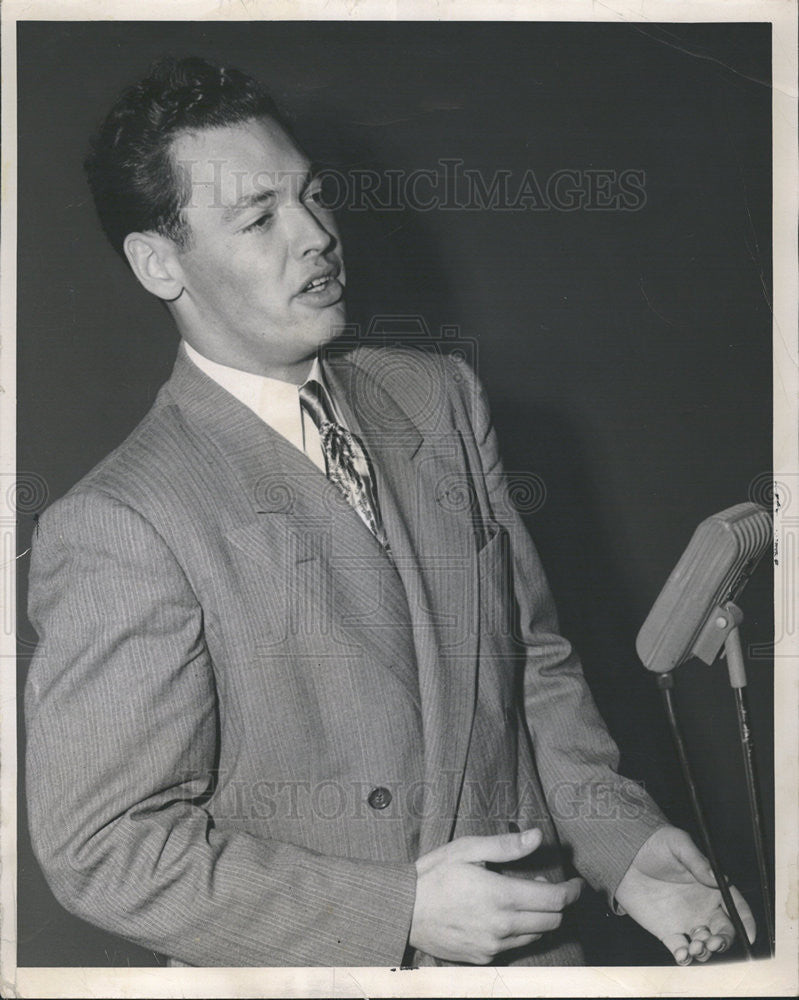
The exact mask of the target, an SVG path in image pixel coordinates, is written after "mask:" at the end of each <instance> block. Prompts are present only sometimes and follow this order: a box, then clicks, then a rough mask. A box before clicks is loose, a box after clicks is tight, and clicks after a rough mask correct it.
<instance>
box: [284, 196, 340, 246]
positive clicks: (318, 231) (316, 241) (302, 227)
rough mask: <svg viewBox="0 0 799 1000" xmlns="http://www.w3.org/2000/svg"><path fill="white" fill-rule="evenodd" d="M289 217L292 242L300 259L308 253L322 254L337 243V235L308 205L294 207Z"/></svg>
mask: <svg viewBox="0 0 799 1000" xmlns="http://www.w3.org/2000/svg"><path fill="white" fill-rule="evenodd" d="M288 215H289V222H288V224H289V226H290V228H291V241H292V245H293V248H294V251H295V253H296V255H297V256H298V257H302V256H304V255H305V254H307V253H322V252H324V251H325V250H327V249H328V248H329V247H330V245H331V243H333V242H334V241H335V235H334V234H333V233H332V232H331V231H330V230H328V229H327V228H326V227H325V226H323V225H322V223H321V221H320V220H319V219H318V218H317V217H316V215H314V213H313V212H312V211H311V209H310V208H308V207H307V206H306V205H301V204H300V205H295V206H292V208H291V209H290V210H289V212H288Z"/></svg>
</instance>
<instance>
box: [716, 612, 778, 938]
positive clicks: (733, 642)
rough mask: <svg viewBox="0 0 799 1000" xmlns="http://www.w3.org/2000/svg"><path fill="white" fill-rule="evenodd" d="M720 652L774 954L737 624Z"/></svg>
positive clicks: (770, 900) (761, 820) (751, 740)
mask: <svg viewBox="0 0 799 1000" xmlns="http://www.w3.org/2000/svg"><path fill="white" fill-rule="evenodd" d="M724 652H725V653H726V655H727V669H728V672H729V677H730V687H731V688H732V689H733V691H734V692H735V708H736V711H737V715H738V734H739V736H740V738H741V752H742V754H743V761H744V772H745V774H746V794H747V796H748V799H749V815H750V817H751V820H752V834H753V836H754V840H755V853H756V855H757V870H758V875H759V877H760V895H761V896H762V898H763V910H764V912H765V915H766V931H767V932H768V940H769V949H770V952H771V954H772V955H773V954H774V945H775V936H774V916H773V914H772V910H771V907H772V899H773V896H772V892H771V885H770V883H769V877H768V866H767V864H766V848H765V840H764V836H763V809H762V806H761V804H760V796H759V794H758V788H757V780H756V775H755V755H754V749H755V748H754V740H753V738H752V730H751V729H750V728H749V705H748V699H747V697H746V667H745V666H744V656H743V650H742V648H741V636H740V633H739V631H738V625H737V624H736V625H734V626H733V627H732V628H731V629H730V631H729V632H728V633H727V635H726V637H725V639H724Z"/></svg>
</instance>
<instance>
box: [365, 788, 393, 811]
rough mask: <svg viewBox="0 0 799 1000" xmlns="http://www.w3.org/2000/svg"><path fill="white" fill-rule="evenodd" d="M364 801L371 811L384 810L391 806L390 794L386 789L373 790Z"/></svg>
mask: <svg viewBox="0 0 799 1000" xmlns="http://www.w3.org/2000/svg"><path fill="white" fill-rule="evenodd" d="M366 801H367V802H368V803H369V805H370V806H371V807H372V809H385V808H386V806H388V805H390V804H391V792H390V791H389V790H388V789H387V788H382V787H380V788H373V789H372V790H371V792H369V797H368V798H367V800H366Z"/></svg>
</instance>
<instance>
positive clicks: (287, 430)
mask: <svg viewBox="0 0 799 1000" xmlns="http://www.w3.org/2000/svg"><path fill="white" fill-rule="evenodd" d="M183 345H184V347H185V348H186V354H187V355H188V357H189V359H190V360H191V361H193V362H194V364H195V365H197V367H198V368H199V369H200V370H201V371H203V372H205V374H206V375H207V376H208V377H209V378H212V379H213V380H214V382H216V383H217V384H218V385H221V386H222V388H223V389H226V390H227V391H228V392H229V393H230V394H231V396H235V397H236V399H238V400H239V402H241V403H244V405H245V406H247V407H249V408H250V409H251V410H252V411H253V413H255V414H256V416H258V417H260V418H261V420H263V422H264V423H265V424H268V425H269V426H270V427H271V428H272V429H273V430H275V431H277V432H278V434H281V435H282V436H283V437H284V438H285V439H286V440H287V441H289V442H290V443H291V444H293V445H294V447H295V448H299V449H300V451H303V452H305V454H306V455H307V456H308V458H310V460H311V461H312V462H313V463H314V465H315V466H316V467H317V468H318V469H321V471H322V472H324V471H325V456H324V453H323V452H322V445H321V443H320V441H319V431H318V429H317V427H316V424H315V423H314V422H313V420H311V418H310V417H309V416H308V414H307V413H305V411H304V410H303V409H302V407H301V406H300V397H299V388H300V387H299V386H297V385H294V384H293V383H292V382H283V381H281V379H277V378H268V377H267V376H266V375H254V374H253V373H252V372H244V371H241V370H240V369H238V368H230V367H229V366H228V365H220V364H219V363H218V362H216V361H210V360H209V359H208V358H206V357H204V356H203V355H202V354H200V353H199V352H198V351H196V350H195V349H194V348H193V347H192V346H191V345H190V344H189V343H187V342H186V341H185V340H184V341H183ZM308 378H309V379H312V378H313V379H316V380H317V381H318V382H321V384H322V385H324V386H325V388H326V389H327V384H326V382H325V377H324V372H323V369H322V365H321V364H320V362H319V358H318V357H317V358H314V361H313V365H312V366H311V371H310V374H309V375H308ZM328 396H330V393H329V390H328ZM330 401H331V405H332V407H333V411H334V416H335V418H336V420H337V421H338V422H339V423H341V425H342V426H343V427H346V424H345V423H344V422H343V421H342V420H341V414H340V413H339V411H338V409H337V408H336V403H335V400H334V399H332V397H330Z"/></svg>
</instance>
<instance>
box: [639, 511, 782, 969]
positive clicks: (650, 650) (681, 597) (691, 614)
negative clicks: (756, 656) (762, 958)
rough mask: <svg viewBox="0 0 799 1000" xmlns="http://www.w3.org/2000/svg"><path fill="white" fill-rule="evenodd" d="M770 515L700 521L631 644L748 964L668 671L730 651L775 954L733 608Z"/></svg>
mask: <svg viewBox="0 0 799 1000" xmlns="http://www.w3.org/2000/svg"><path fill="white" fill-rule="evenodd" d="M771 536H772V530H771V517H770V516H769V514H768V513H767V512H766V511H765V510H764V509H763V508H762V507H759V506H758V505H757V504H754V503H741V504H737V505H736V506H735V507H729V508H728V509H727V510H723V511H721V512H720V513H718V514H713V515H712V516H711V517H708V518H707V519H706V520H704V521H702V523H701V524H700V525H699V527H698V528H697V529H696V531H695V532H694V534H693V537H692V538H691V541H690V542H689V543H688V547H687V548H686V550H685V551H684V552H683V554H682V556H681V557H680V561H679V562H678V563H677V565H676V566H675V567H674V569H673V570H672V573H671V576H670V577H669V578H668V580H667V581H666V584H665V586H664V587H663V590H661V592H660V594H659V596H658V598H657V600H656V601H655V603H654V604H653V605H652V610H651V611H650V612H649V615H648V616H647V619H646V621H645V622H644V624H643V625H642V626H641V630H640V632H639V633H638V637H637V639H636V640H635V648H636V650H637V652H638V656H639V657H640V659H641V662H642V663H643V665H644V666H645V667H646V668H647V670H651V671H653V672H654V673H655V674H657V684H658V687H659V688H660V692H661V694H662V696H663V703H664V706H665V709H666V715H667V717H668V720H669V725H670V727H671V734H672V737H673V739H674V746H675V749H676V751H677V756H678V757H679V760H680V766H681V768H682V772H683V777H684V778H685V784H686V787H687V789H688V794H689V796H690V798H691V805H692V807H693V811H694V818H695V819H696V823H697V826H698V828H699V832H700V835H701V837H702V840H703V842H704V846H705V852H706V854H707V857H708V860H709V862H710V867H711V868H712V870H713V874H714V875H715V878H716V884H717V885H718V887H719V892H720V893H721V897H722V899H723V901H724V906H725V908H726V910H727V913H728V914H729V916H730V920H731V921H732V923H733V926H734V928H735V933H736V935H737V936H738V940H739V941H740V942H741V946H742V947H743V950H744V953H745V955H746V957H747V958H748V959H751V958H752V957H753V954H752V949H751V947H750V945H749V942H748V940H747V936H746V930H745V929H744V926H743V922H742V921H741V916H740V914H739V913H738V910H737V908H736V906H735V902H734V900H733V898H732V895H731V893H730V889H729V886H728V885H727V882H726V879H725V878H724V875H723V872H722V870H721V867H720V866H719V862H718V858H717V857H716V853H715V851H714V849H713V844H712V841H711V838H710V831H709V829H708V826H707V822H706V820H705V816H704V811H703V809H702V804H701V802H700V800H699V792H698V789H697V787H696V781H695V779H694V775H693V771H692V769H691V765H690V762H689V760H688V751H687V748H686V745H685V741H684V739H683V736H682V732H681V730H680V726H679V722H678V720H677V714H676V710H675V705H674V700H673V698H672V688H673V687H674V677H673V675H672V671H673V670H674V669H675V667H678V666H679V665H680V664H681V663H684V662H685V661H686V660H687V659H688V658H689V657H691V656H695V657H697V658H698V659H700V660H702V661H703V662H705V663H707V664H711V663H713V661H714V660H715V659H716V657H717V656H718V654H719V651H720V649H721V647H722V646H724V647H725V650H726V653H727V668H728V671H729V675H730V685H731V687H732V688H733V691H734V693H735V705H736V710H737V713H738V734H739V737H740V742H741V750H742V752H743V762H744V769H745V772H746V790H747V797H748V799H749V812H750V817H751V821H752V834H753V837H754V841H755V851H756V854H757V866H758V875H759V879H760V892H761V895H762V897H763V907H764V913H765V917H766V925H767V929H768V936H769V945H770V950H771V954H772V955H773V954H774V917H773V914H772V911H771V905H772V904H771V900H772V895H771V889H770V883H769V876H768V866H767V863H766V851H765V841H764V836H763V819H762V809H761V807H760V801H759V797H758V792H757V781H756V776H755V762H754V741H753V738H752V732H751V727H750V726H749V721H748V708H747V703H746V669H745V666H744V657H743V649H742V646H741V639H740V635H739V632H738V626H739V625H740V624H741V622H742V621H743V613H742V612H741V609H740V608H739V607H738V606H737V605H736V604H735V603H734V601H735V599H736V597H737V596H738V594H740V592H741V591H742V590H743V588H744V586H745V585H746V582H747V580H748V579H749V576H750V575H751V573H752V571H753V570H754V568H755V566H756V565H757V564H758V562H759V561H760V559H761V558H762V556H763V554H764V553H765V551H766V549H767V548H768V547H769V544H770V542H771Z"/></svg>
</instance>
